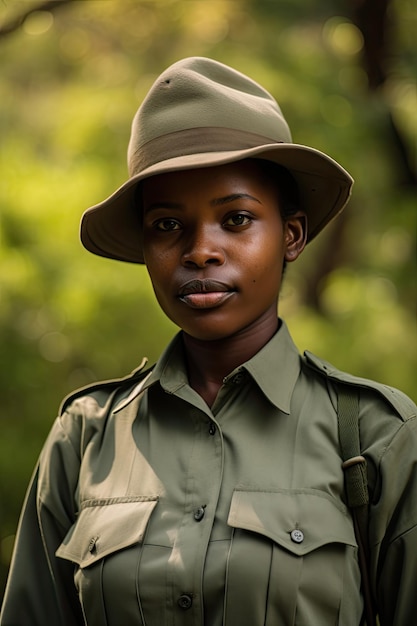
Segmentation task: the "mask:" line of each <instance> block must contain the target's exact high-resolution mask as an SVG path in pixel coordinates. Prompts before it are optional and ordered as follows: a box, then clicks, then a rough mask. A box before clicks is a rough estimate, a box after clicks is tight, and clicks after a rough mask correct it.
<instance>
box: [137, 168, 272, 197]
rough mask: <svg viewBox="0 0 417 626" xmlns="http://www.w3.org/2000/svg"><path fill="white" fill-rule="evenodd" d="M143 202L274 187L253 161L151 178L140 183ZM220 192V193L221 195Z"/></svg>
mask: <svg viewBox="0 0 417 626" xmlns="http://www.w3.org/2000/svg"><path fill="white" fill-rule="evenodd" d="M141 186H142V189H143V199H144V201H145V203H146V201H147V200H149V199H151V198H153V197H154V196H155V195H157V196H160V197H162V196H165V197H168V196H169V195H172V194H175V195H187V194H188V193H192V194H198V195H203V194H217V193H222V192H223V191H225V190H227V191H228V193H231V192H234V193H238V192H239V193H245V192H246V193H250V192H251V191H252V193H261V192H263V193H265V192H267V191H269V190H270V189H272V188H273V187H275V183H274V181H273V180H272V177H271V176H269V175H268V174H267V173H266V172H265V171H264V168H263V167H262V165H261V163H260V162H258V161H256V160H255V159H251V160H244V161H237V162H234V163H227V164H224V165H217V166H215V167H206V168H198V169H188V170H179V171H176V172H167V173H164V174H158V175H156V176H152V177H150V178H148V179H146V180H144V181H143V182H142V183H141ZM222 190H223V191H222Z"/></svg>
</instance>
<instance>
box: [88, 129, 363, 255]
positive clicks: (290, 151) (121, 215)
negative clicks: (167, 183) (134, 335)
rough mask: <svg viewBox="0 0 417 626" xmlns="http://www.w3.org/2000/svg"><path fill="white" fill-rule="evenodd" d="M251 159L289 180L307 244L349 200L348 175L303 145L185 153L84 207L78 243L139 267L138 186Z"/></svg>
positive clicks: (147, 169)
mask: <svg viewBox="0 0 417 626" xmlns="http://www.w3.org/2000/svg"><path fill="white" fill-rule="evenodd" d="M202 130H203V129H202ZM251 158H256V159H266V160H268V161H273V162H274V163H277V164H278V165H282V166H283V167H285V168H287V169H288V170H289V171H290V172H291V174H292V175H293V176H294V178H295V180H296V182H297V185H298V189H299V193H300V203H301V206H300V209H301V210H303V211H305V212H306V214H307V223H308V230H307V242H310V241H312V239H314V237H316V236H317V235H318V234H319V232H320V231H321V230H322V229H323V228H324V227H325V226H326V225H327V224H328V223H329V222H330V221H331V220H332V219H333V218H334V217H336V216H337V215H338V214H339V213H340V212H341V211H342V210H343V208H344V207H345V205H346V203H347V202H348V200H349V197H350V194H351V188H352V184H353V179H352V177H351V176H350V174H349V173H348V172H347V171H346V170H345V169H344V168H342V167H341V166H340V165H339V164H338V163H337V162H336V161H334V160H333V159H332V158H331V157H329V156H328V155H326V154H324V153H323V152H320V151H319V150H316V149H314V148H310V147H308V146H303V145H300V144H294V143H278V144H277V143H271V144H266V145H262V146H256V147H254V148H249V149H244V150H233V151H221V152H203V153H197V154H187V155H183V156H177V157H175V158H171V159H167V160H165V161H162V162H158V163H156V164H154V165H151V166H149V167H147V168H146V169H144V170H143V171H141V172H140V173H138V174H137V175H135V176H132V177H131V178H129V180H127V181H126V182H125V183H124V184H123V185H122V186H121V187H119V189H117V190H116V191H115V192H114V193H113V194H112V195H111V196H110V197H109V198H107V199H106V200H104V201H103V202H100V203H99V204H97V205H95V206H93V207H91V208H89V209H88V210H87V211H86V212H85V213H84V215H83V216H82V220H81V241H82V244H83V245H84V247H85V248H86V249H87V250H89V251H90V252H92V253H94V254H97V255H99V256H102V257H106V258H110V259H117V260H120V261H127V262H130V263H144V259H143V253H142V247H141V234H140V229H141V218H140V206H139V201H138V197H137V185H138V183H140V182H141V181H143V180H145V179H146V178H149V177H151V176H155V175H157V174H163V173H166V172H174V171H180V170H186V169H197V168H203V167H213V166H216V165H222V164H226V163H232V162H236V161H240V160H243V159H251Z"/></svg>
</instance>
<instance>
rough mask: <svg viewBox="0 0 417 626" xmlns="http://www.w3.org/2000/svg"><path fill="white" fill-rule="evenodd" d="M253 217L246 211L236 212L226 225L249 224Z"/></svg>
mask: <svg viewBox="0 0 417 626" xmlns="http://www.w3.org/2000/svg"><path fill="white" fill-rule="evenodd" d="M250 222H251V218H250V217H249V216H248V215H245V213H235V214H234V215H230V216H229V217H228V218H227V220H226V222H225V225H226V226H247V225H248V224H250Z"/></svg>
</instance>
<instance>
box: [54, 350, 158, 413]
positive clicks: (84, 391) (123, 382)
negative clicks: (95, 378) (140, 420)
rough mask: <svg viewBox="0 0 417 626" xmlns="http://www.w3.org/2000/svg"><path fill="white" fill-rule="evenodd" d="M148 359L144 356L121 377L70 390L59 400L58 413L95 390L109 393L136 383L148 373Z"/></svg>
mask: <svg viewBox="0 0 417 626" xmlns="http://www.w3.org/2000/svg"><path fill="white" fill-rule="evenodd" d="M147 362H148V359H146V358H144V359H143V360H142V363H141V364H140V365H139V367H137V368H136V369H134V370H133V372H131V373H130V374H129V375H128V376H124V377H123V378H112V379H110V380H103V381H99V382H96V383H92V384H90V385H85V386H84V387H80V388H79V389H76V390H75V391H73V392H71V393H70V394H69V395H68V396H66V397H65V398H64V399H63V401H62V402H61V406H60V409H59V415H62V414H63V413H64V411H65V410H66V409H67V407H68V406H69V405H70V404H71V403H72V402H73V401H74V400H76V399H77V398H80V397H82V396H86V395H90V394H92V393H94V392H95V391H99V390H106V391H108V392H109V393H111V392H112V391H115V390H116V389H118V388H120V389H123V388H128V387H129V386H131V385H132V384H137V383H138V382H139V381H140V380H141V379H142V378H144V377H145V376H146V375H147V374H148V373H149V368H147V369H146V370H145V369H144V368H145V366H146V364H147Z"/></svg>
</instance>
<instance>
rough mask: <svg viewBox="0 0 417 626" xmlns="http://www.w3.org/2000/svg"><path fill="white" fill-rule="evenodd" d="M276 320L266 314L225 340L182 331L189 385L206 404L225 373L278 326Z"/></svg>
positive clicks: (254, 350)
mask: <svg viewBox="0 0 417 626" xmlns="http://www.w3.org/2000/svg"><path fill="white" fill-rule="evenodd" d="M278 324H279V322H278V319H277V317H276V315H274V317H273V318H271V317H268V318H265V319H261V320H258V321H257V323H255V324H252V325H251V326H249V327H247V328H245V329H244V330H242V331H240V332H239V333H237V334H236V335H232V336H231V337H227V338H225V339H217V340H212V341H204V340H201V339H196V338H195V337H191V336H190V335H187V334H186V333H185V332H184V333H183V341H184V348H185V356H186V363H187V369H188V379H189V384H190V386H191V387H192V388H193V389H194V390H195V391H197V393H199V394H200V395H201V396H202V398H203V399H204V400H205V401H206V403H207V404H208V405H209V406H212V404H213V402H214V400H215V399H216V396H217V392H218V390H219V389H220V387H221V385H222V384H223V379H224V377H225V376H227V375H228V374H230V372H232V371H233V370H234V369H235V368H236V367H238V366H239V365H241V364H242V363H245V362H246V361H248V360H249V359H250V358H252V357H253V356H254V355H255V354H256V353H257V352H259V350H260V349H261V348H263V346H264V345H265V344H266V343H267V342H268V341H269V340H270V339H271V337H272V336H273V335H274V334H275V333H276V331H277V329H278Z"/></svg>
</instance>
